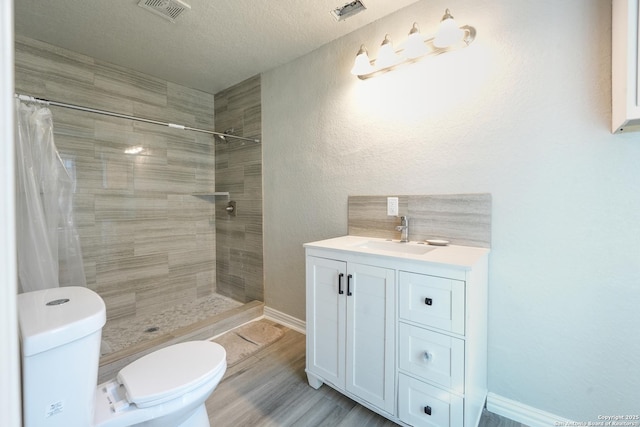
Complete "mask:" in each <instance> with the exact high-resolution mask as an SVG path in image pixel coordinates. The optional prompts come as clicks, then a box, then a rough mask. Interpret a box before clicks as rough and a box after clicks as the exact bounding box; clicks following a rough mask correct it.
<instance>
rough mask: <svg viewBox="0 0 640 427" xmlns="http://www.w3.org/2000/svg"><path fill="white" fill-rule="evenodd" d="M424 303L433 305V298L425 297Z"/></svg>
mask: <svg viewBox="0 0 640 427" xmlns="http://www.w3.org/2000/svg"><path fill="white" fill-rule="evenodd" d="M424 303H425V304H427V305H433V300H432V299H431V298H425V299H424Z"/></svg>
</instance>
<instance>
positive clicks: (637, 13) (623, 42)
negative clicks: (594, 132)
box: [611, 0, 640, 133]
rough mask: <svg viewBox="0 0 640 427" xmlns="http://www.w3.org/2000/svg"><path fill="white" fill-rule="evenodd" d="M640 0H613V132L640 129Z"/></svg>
mask: <svg viewBox="0 0 640 427" xmlns="http://www.w3.org/2000/svg"><path fill="white" fill-rule="evenodd" d="M639 3H640V1H639V0H613V3H612V34H611V43H612V45H611V97H612V100H611V101H612V102H611V109H612V111H611V120H612V123H611V128H612V132H614V133H620V132H629V131H638V130H640V82H639V79H640V44H639V38H638V29H639V28H638V27H639V21H640V6H639Z"/></svg>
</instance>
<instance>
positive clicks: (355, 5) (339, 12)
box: [331, 0, 367, 21]
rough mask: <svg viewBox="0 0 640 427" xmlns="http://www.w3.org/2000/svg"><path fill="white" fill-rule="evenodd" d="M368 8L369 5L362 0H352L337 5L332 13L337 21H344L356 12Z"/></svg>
mask: <svg viewBox="0 0 640 427" xmlns="http://www.w3.org/2000/svg"><path fill="white" fill-rule="evenodd" d="M366 9H367V7H366V6H365V5H364V3H362V2H361V1H360V0H356V1H351V2H349V3H347V4H345V5H343V6H340V7H336V8H335V9H333V10H332V11H331V15H332V16H333V17H334V18H335V19H336V21H344V20H345V19H347V18H348V17H350V16H353V15H355V14H356V13H360V12H363V11H365V10H366Z"/></svg>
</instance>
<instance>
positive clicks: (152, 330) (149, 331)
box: [144, 326, 160, 334]
mask: <svg viewBox="0 0 640 427" xmlns="http://www.w3.org/2000/svg"><path fill="white" fill-rule="evenodd" d="M159 330H160V328H159V327H157V326H152V327H150V328H147V329H145V330H144V331H145V332H146V333H148V334H150V333H151V332H158V331H159Z"/></svg>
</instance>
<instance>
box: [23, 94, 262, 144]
mask: <svg viewBox="0 0 640 427" xmlns="http://www.w3.org/2000/svg"><path fill="white" fill-rule="evenodd" d="M15 96H16V98H18V99H19V100H21V101H25V102H36V103H39V104H45V105H54V106H56V107H63V108H69V109H71V110H78V111H86V112H89V113H95V114H102V115H103V116H111V117H118V118H121V119H128V120H134V121H137V122H144V123H151V124H154V125H160V126H168V127H170V128H173V129H182V130H190V131H194V132H201V133H207V134H209V135H218V136H220V137H222V139H223V140H224V139H225V138H235V139H242V140H245V141H251V142H255V143H257V144H259V143H260V140H259V139H255V138H246V137H244V136H236V135H231V134H228V133H223V132H214V131H212V130H206V129H199V128H192V127H189V126H183V125H177V124H175V123H168V122H161V121H158V120H151V119H145V118H143V117H136V116H129V115H127V114H120V113H114V112H113V111H105V110H98V109H95V108H88V107H82V106H80V105H74V104H65V103H64V102H58V101H51V100H48V99H44V98H35V97H33V96H29V95H21V94H15Z"/></svg>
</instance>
